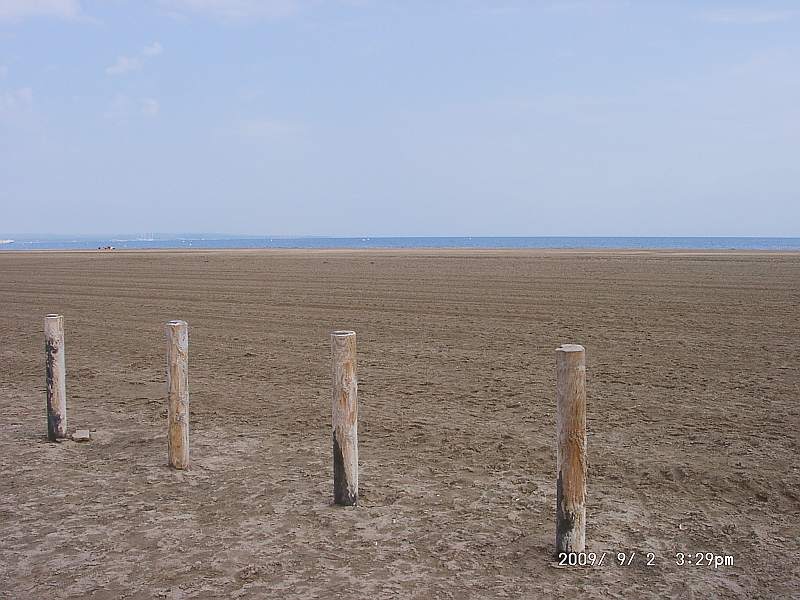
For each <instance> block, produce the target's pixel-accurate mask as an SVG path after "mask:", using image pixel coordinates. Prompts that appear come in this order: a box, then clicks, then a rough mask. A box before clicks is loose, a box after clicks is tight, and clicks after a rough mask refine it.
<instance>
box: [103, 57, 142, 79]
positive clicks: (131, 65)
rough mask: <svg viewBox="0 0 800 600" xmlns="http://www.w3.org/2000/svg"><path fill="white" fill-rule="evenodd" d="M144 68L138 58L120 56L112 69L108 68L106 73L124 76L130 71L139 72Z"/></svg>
mask: <svg viewBox="0 0 800 600" xmlns="http://www.w3.org/2000/svg"><path fill="white" fill-rule="evenodd" d="M141 68H142V61H141V60H139V59H138V58H136V57H133V58H131V57H129V56H120V57H119V58H117V62H115V63H114V64H113V65H111V66H110V67H106V73H107V74H109V75H122V74H123V73H129V72H130V71H138V70H139V69H141Z"/></svg>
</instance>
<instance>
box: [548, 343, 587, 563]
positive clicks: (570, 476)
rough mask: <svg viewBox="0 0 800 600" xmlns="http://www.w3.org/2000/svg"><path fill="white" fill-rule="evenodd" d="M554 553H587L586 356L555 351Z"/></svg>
mask: <svg viewBox="0 0 800 600" xmlns="http://www.w3.org/2000/svg"><path fill="white" fill-rule="evenodd" d="M556 371H557V383H556V404H557V415H556V435H557V438H558V441H557V445H558V450H557V457H556V464H557V467H556V469H557V473H558V479H557V483H556V553H557V554H559V553H561V552H584V551H585V549H586V466H587V463H586V352H585V350H584V348H583V346H579V345H577V344H564V345H562V346H561V347H560V348H558V349H557V350H556Z"/></svg>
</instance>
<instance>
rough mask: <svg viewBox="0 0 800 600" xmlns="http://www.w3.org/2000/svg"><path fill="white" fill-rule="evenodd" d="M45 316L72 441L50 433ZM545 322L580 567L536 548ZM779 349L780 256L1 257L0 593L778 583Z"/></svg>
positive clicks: (788, 493) (784, 490)
mask: <svg viewBox="0 0 800 600" xmlns="http://www.w3.org/2000/svg"><path fill="white" fill-rule="evenodd" d="M47 313H60V314H63V315H64V319H65V330H66V334H65V335H66V363H67V376H68V379H67V395H68V428H69V431H70V432H71V431H73V430H75V429H76V428H86V429H96V431H94V432H93V434H92V435H93V439H92V440H91V441H90V442H88V443H75V442H66V443H60V444H55V443H48V442H47V440H46V437H45V434H46V420H45V392H44V370H45V367H44V339H43V332H42V328H43V317H44V315H45V314H47ZM176 318H179V319H185V320H186V321H187V322H188V323H189V327H190V349H189V352H190V359H189V360H190V363H189V365H190V366H189V369H190V384H189V385H190V393H191V454H192V461H193V465H192V468H191V469H190V470H189V471H186V472H177V471H173V470H170V469H169V468H168V467H167V465H166V458H167V454H166V453H167V447H166V445H167V442H166V429H165V423H166V401H165V380H166V375H165V340H164V323H165V322H166V321H168V320H170V319H176ZM334 329H353V330H355V331H356V332H357V335H358V361H359V364H358V378H359V411H360V413H359V451H360V492H361V497H360V506H358V507H357V508H342V507H336V506H333V505H332V503H331V502H332V461H331V438H330V419H331V406H330V405H331V398H330V396H331V381H330V378H331V375H330V340H329V334H330V332H331V331H332V330H334ZM565 342H574V343H579V344H583V345H584V346H585V347H586V352H587V390H588V447H589V480H588V499H587V545H588V550H590V551H592V552H595V553H597V554H598V555H600V554H602V553H606V558H605V561H604V563H603V564H602V565H599V566H597V565H595V566H594V567H583V568H559V567H558V566H557V563H556V561H555V560H554V555H553V551H554V550H553V546H554V534H555V525H554V518H555V479H554V472H555V445H554V436H555V431H554V427H555V421H554V419H555V362H554V361H555V356H554V354H555V353H554V350H555V348H556V347H558V346H559V345H560V344H561V343H565ZM799 344H800V253H784V254H781V253H768V252H761V253H759V252H750V253H747V252H678V251H675V252H666V251H665V252H646V251H619V252H609V251H580V252H579V251H501V250H491V251H489V250H486V251H452V250H449V251H444V250H443V251H433V250H430V251H423V250H419V251H403V252H398V251H274V250H270V251H199V250H198V251H188V252H177V251H161V252H155V251H152V252H133V251H131V252H118V251H114V252H39V253H12V252H7V253H0V415H2V420H1V421H0V424H1V426H0V472H1V473H2V486H0V540H2V541H0V598H2V599H3V600H6V599H8V600H12V599H13V600H18V599H27V598H98V599H106V598H108V599H116V598H135V599H145V598H175V599H187V598H225V597H230V598H338V597H349V598H372V599H379V598H381V599H382V598H420V599H422V598H454V599H457V598H538V597H545V596H546V597H559V595H560V594H567V595H564V596H562V597H572V596H570V595H569V594H572V593H575V592H582V595H581V597H589V598H664V597H668V598H686V599H698V600H699V599H701V598H762V597H763V598H790V597H792V596H793V595H796V594H797V593H798V589H800V562H798V556H800V541H799V540H800V519H798V514H800V462H799V461H798V432H797V429H798V425H799V424H800V404H798V400H800V369H798V363H797V353H798V345H799ZM679 552H683V553H687V554H694V553H696V552H710V553H714V554H715V555H730V556H733V557H734V558H733V560H734V565H733V566H724V567H719V568H714V567H709V566H697V565H688V564H682V565H681V564H678V560H677V559H676V553H679ZM617 553H625V555H626V557H625V559H626V560H627V558H628V557H630V556H631V554H632V553H635V556H634V557H633V559H632V561H631V564H630V565H628V564H626V565H622V566H621V565H620V564H619V563H618V562H617ZM648 553H650V555H649V556H648ZM648 561H649V562H650V563H651V564H649V565H648V564H647V563H648Z"/></svg>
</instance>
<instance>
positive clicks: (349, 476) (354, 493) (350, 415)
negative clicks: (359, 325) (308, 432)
mask: <svg viewBox="0 0 800 600" xmlns="http://www.w3.org/2000/svg"><path fill="white" fill-rule="evenodd" d="M331 350H332V352H333V501H334V502H335V503H336V504H340V505H342V506H355V505H357V504H358V382H357V380H356V333H355V331H334V332H333V333H332V334H331Z"/></svg>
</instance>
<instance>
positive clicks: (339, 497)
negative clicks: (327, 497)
mask: <svg viewBox="0 0 800 600" xmlns="http://www.w3.org/2000/svg"><path fill="white" fill-rule="evenodd" d="M351 488H352V486H351V485H350V482H349V481H347V472H346V471H345V468H344V456H343V455H342V448H341V446H339V442H338V440H337V439H336V434H334V435H333V502H334V503H335V504H338V505H339V506H357V505H358V492H356V493H353V492H351Z"/></svg>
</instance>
